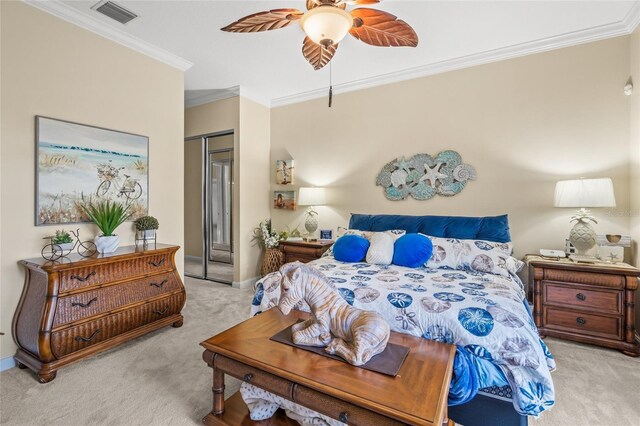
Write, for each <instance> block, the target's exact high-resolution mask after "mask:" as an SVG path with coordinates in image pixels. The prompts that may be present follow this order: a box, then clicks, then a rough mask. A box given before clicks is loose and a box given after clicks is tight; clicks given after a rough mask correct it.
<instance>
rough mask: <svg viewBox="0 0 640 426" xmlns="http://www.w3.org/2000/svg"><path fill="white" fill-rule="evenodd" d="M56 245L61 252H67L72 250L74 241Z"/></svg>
mask: <svg viewBox="0 0 640 426" xmlns="http://www.w3.org/2000/svg"><path fill="white" fill-rule="evenodd" d="M56 245H57V246H58V247H60V250H62V251H63V252H67V251H71V250H73V245H74V243H62V244H56Z"/></svg>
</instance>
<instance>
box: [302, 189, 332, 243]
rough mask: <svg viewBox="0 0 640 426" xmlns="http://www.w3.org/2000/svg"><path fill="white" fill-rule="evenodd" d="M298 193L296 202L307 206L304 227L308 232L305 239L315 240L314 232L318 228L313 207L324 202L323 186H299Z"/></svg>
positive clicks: (316, 213)
mask: <svg viewBox="0 0 640 426" xmlns="http://www.w3.org/2000/svg"><path fill="white" fill-rule="evenodd" d="M299 195H300V199H299V201H298V204H300V205H301V206H309V208H308V209H307V213H306V215H307V217H306V219H305V221H304V227H305V229H306V230H307V233H308V234H307V237H306V239H305V241H316V239H315V238H314V234H315V232H316V229H318V219H316V216H317V215H318V212H316V210H315V208H314V207H315V206H322V205H324V204H326V194H325V191H324V188H300V194H299Z"/></svg>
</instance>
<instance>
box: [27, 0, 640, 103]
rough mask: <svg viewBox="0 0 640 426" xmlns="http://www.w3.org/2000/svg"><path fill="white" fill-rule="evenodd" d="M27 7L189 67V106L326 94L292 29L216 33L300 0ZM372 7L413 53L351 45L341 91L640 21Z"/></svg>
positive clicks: (637, 10) (483, 8)
mask: <svg viewBox="0 0 640 426" xmlns="http://www.w3.org/2000/svg"><path fill="white" fill-rule="evenodd" d="M26 1H27V2H28V3H30V4H34V5H35V6H37V7H40V8H42V9H45V10H47V11H49V12H51V13H54V14H57V15H58V16H61V17H63V18H64V19H67V20H69V21H72V22H75V23H77V24H79V25H82V26H84V27H86V28H89V29H92V30H94V31H96V32H98V33H102V34H103V35H106V36H108V37H110V38H112V39H115V40H117V41H119V42H121V43H123V44H128V45H130V46H132V47H133V48H137V49H138V50H141V51H145V53H150V54H151V55H154V56H156V57H158V58H160V59H161V60H165V62H169V63H172V64H174V65H175V66H178V67H182V68H186V67H188V66H189V62H190V63H192V64H193V65H192V66H191V67H190V68H188V69H187V71H186V73H185V90H187V91H188V93H187V98H189V99H190V100H191V101H192V102H194V101H193V100H194V99H196V101H195V102H197V99H206V98H207V97H206V96H202V94H207V93H208V94H212V93H213V94H214V95H213V96H214V97H215V96H216V95H215V94H216V93H218V94H223V95H224V94H229V93H237V88H236V89H233V88H235V87H236V86H239V87H240V90H241V91H242V93H243V95H246V96H248V97H250V98H253V99H255V100H258V101H261V102H262V103H265V104H271V105H282V104H285V103H290V102H296V101H299V100H302V99H306V98H311V97H315V96H319V95H324V94H326V88H327V86H328V82H329V67H325V68H324V69H322V70H319V71H314V70H313V68H312V67H311V66H310V65H309V64H308V63H307V61H306V60H305V59H304V58H303V56H302V54H301V48H302V40H303V38H304V35H303V32H302V30H301V29H300V27H299V26H298V25H290V26H289V27H287V28H283V29H280V30H275V31H269V32H264V33H254V34H233V33H226V32H222V31H220V30H219V29H220V28H221V27H223V26H225V25H227V24H229V23H231V22H233V21H235V20H237V19H238V18H240V17H242V16H245V15H248V14H251V13H255V12H259V11H262V10H268V9H276V8H283V7H286V8H298V9H301V10H304V3H305V2H304V0H296V1H291V0H281V1H266V0H262V1H188V0H172V1H155V0H147V1H131V0H115V1H116V2H117V3H118V4H121V5H122V6H124V7H126V8H128V9H130V10H131V11H133V12H135V13H136V14H138V15H139V16H140V17H139V18H138V19H136V20H134V21H132V22H130V23H129V24H127V25H121V24H119V23H117V22H115V21H112V20H110V19H109V18H107V17H105V16H103V15H101V14H99V13H96V12H94V11H93V10H91V9H90V7H91V6H92V5H93V4H95V3H96V2H97V0H95V1H86V0H74V1H69V0H64V1H58V0H56V1H53V2H52V1H49V2H47V4H42V2H40V1H39V0H26ZM372 7H375V8H379V9H381V10H384V11H387V12H390V13H393V14H394V15H397V16H398V17H400V18H401V19H404V20H405V21H406V22H407V23H409V24H410V25H412V26H413V28H414V29H415V30H416V32H417V33H418V37H419V39H420V42H419V45H418V47H417V48H379V47H372V46H368V45H366V44H364V43H362V42H360V41H358V40H356V39H354V38H352V37H350V36H347V38H346V39H345V40H343V41H342V43H340V46H339V49H338V52H337V53H336V56H335V57H334V59H333V61H332V66H333V84H334V86H336V89H337V91H338V92H339V91H346V90H354V89H357V88H361V87H367V86H371V85H376V84H382V83H386V82H390V81H395V80H400V79H407V78H413V77H415V76H419V75H428V74H433V73H436V72H442V71H446V70H450V69H456V68H462V67H465V66H471V65H476V64H479V63H486V62H490V61H495V60H499V59H503V58H508V57H514V56H520V55H523V54H529V53H534V52H537V51H544V50H549V49H552V48H557V47H563V46H568V45H572V44H576V43H582V42H587V41H592V40H597V39H602V38H608V37H613V36H618V35H623V34H628V33H629V32H630V31H632V30H633V28H635V27H636V26H637V24H638V21H639V20H640V2H638V1H401V0H383V1H382V2H381V3H380V4H378V5H373V6H372ZM180 58H182V59H183V60H181V59H180ZM185 60H186V61H185ZM212 89H231V90H225V91H218V90H212ZM191 91H197V92H191ZM223 97H224V96H223Z"/></svg>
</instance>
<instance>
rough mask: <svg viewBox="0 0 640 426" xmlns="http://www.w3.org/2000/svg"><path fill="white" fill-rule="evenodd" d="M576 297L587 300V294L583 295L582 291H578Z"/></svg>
mask: <svg viewBox="0 0 640 426" xmlns="http://www.w3.org/2000/svg"><path fill="white" fill-rule="evenodd" d="M576 299H578V300H580V301H584V300H587V296H585V295H584V294H582V293H578V294H576Z"/></svg>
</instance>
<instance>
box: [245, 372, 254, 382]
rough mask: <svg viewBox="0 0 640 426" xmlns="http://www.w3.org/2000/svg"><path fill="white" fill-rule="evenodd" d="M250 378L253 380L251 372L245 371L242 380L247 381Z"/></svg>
mask: <svg viewBox="0 0 640 426" xmlns="http://www.w3.org/2000/svg"><path fill="white" fill-rule="evenodd" d="M251 380H253V374H251V373H247V374H245V375H244V381H245V382H247V383H249V382H250V381H251Z"/></svg>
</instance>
